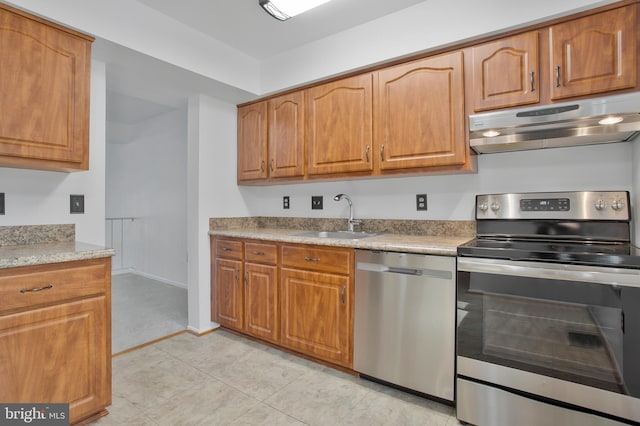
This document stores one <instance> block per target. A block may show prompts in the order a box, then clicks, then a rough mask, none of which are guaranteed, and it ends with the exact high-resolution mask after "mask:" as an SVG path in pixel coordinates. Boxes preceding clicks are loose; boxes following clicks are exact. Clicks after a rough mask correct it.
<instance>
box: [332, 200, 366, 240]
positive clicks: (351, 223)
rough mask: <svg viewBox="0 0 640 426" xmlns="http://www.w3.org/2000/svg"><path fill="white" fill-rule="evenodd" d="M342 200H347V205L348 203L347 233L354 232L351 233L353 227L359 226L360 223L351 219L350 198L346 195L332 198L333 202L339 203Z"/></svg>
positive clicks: (351, 207) (351, 205) (351, 204)
mask: <svg viewBox="0 0 640 426" xmlns="http://www.w3.org/2000/svg"><path fill="white" fill-rule="evenodd" d="M342 199H345V200H347V203H349V222H348V223H349V228H348V229H349V232H354V231H353V227H354V225H360V224H361V223H362V221H361V220H358V219H354V218H353V203H352V202H351V198H349V196H348V195H347V194H338V195H336V196H335V197H333V201H340V200H342Z"/></svg>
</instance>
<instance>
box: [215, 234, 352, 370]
mask: <svg viewBox="0 0 640 426" xmlns="http://www.w3.org/2000/svg"><path fill="white" fill-rule="evenodd" d="M211 250H212V253H211V260H212V275H211V277H212V280H211V300H212V304H211V308H212V309H211V312H212V317H211V318H212V320H213V321H216V322H218V323H219V324H220V325H222V326H223V327H226V328H229V329H232V330H235V331H238V332H241V333H244V334H247V335H250V336H253V337H256V338H259V339H262V340H265V341H268V342H270V343H272V344H276V345H280V346H282V347H286V348H288V349H291V350H293V351H296V352H300V353H302V354H305V355H308V356H311V357H314V358H316V359H319V360H323V361H326V362H329V363H332V364H336V365H340V366H343V367H347V368H352V358H353V349H352V348H353V301H352V298H353V249H345V248H335V247H325V246H310V245H306V244H278V243H274V242H268V241H252V240H242V239H235V238H226V237H214V236H212V237H211Z"/></svg>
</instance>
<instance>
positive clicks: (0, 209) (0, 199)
mask: <svg viewBox="0 0 640 426" xmlns="http://www.w3.org/2000/svg"><path fill="white" fill-rule="evenodd" d="M0 214H4V192H0Z"/></svg>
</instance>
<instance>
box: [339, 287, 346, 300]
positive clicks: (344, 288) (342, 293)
mask: <svg viewBox="0 0 640 426" xmlns="http://www.w3.org/2000/svg"><path fill="white" fill-rule="evenodd" d="M346 289H347V286H345V285H343V286H342V290H341V291H340V300H341V301H342V304H343V305H346V304H347V302H346V301H345V300H344V291H345V290H346Z"/></svg>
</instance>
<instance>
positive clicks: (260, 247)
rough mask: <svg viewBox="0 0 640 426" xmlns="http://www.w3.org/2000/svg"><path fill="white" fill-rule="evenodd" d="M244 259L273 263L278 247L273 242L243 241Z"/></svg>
mask: <svg viewBox="0 0 640 426" xmlns="http://www.w3.org/2000/svg"><path fill="white" fill-rule="evenodd" d="M244 260H245V261H247V262H254V263H268V264H270V265H275V264H276V263H277V260H278V248H277V247H276V245H275V244H266V243H244Z"/></svg>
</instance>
